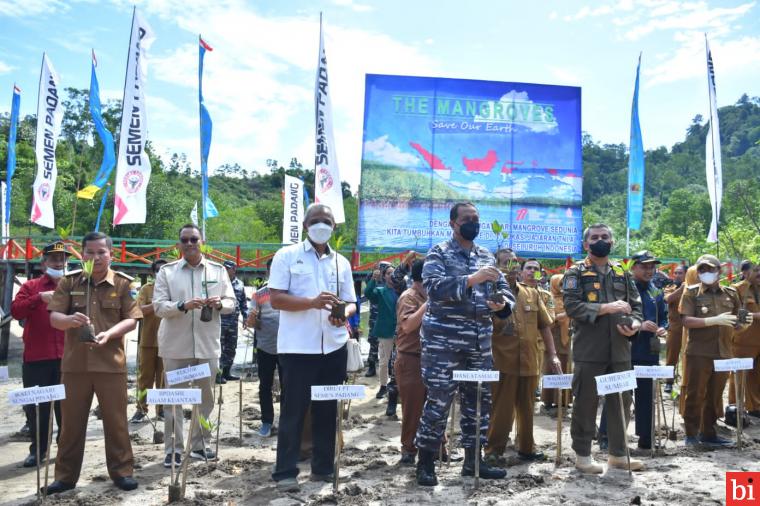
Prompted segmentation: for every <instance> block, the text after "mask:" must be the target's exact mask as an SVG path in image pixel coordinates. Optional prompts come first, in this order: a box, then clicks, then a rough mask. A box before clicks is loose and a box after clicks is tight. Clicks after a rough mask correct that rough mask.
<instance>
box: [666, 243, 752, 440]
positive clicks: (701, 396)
mask: <svg viewBox="0 0 760 506" xmlns="http://www.w3.org/2000/svg"><path fill="white" fill-rule="evenodd" d="M696 269H697V274H698V276H699V280H700V282H699V284H696V285H692V286H689V287H688V288H687V289H686V291H685V292H684V294H683V297H682V298H681V306H680V311H681V315H682V316H683V326H684V328H687V329H689V340H688V342H687V345H686V356H687V357H688V360H687V361H686V363H685V366H684V367H685V369H684V383H685V385H686V386H685V388H684V390H685V395H684V406H683V407H684V409H683V419H684V425H685V427H686V444H687V445H697V444H699V443H702V444H706V445H710V446H727V445H730V441H728V440H727V439H724V438H721V437H719V436H718V435H717V433H716V431H715V421H716V420H717V418H718V413H717V412H716V409H715V407H716V402H717V400H718V399H722V397H723V389H724V388H725V386H726V380H727V379H728V373H725V372H716V371H715V370H714V365H713V361H714V360H715V359H726V358H731V356H732V351H731V338H732V334H733V331H734V329H739V328H741V327H740V325H739V324H738V323H737V317H736V315H737V313H738V312H739V309H740V307H741V301H740V300H739V295H738V294H737V293H736V290H735V289H734V288H731V287H724V286H720V261H719V260H718V259H717V258H716V257H715V256H713V255H702V256H701V257H699V260H697V263H696Z"/></svg>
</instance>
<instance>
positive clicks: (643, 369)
mask: <svg viewBox="0 0 760 506" xmlns="http://www.w3.org/2000/svg"><path fill="white" fill-rule="evenodd" d="M633 370H634V372H635V373H636V377H637V378H653V379H670V378H672V377H673V366H672V365H634V366H633Z"/></svg>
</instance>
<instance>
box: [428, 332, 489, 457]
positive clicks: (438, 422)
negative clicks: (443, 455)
mask: <svg viewBox="0 0 760 506" xmlns="http://www.w3.org/2000/svg"><path fill="white" fill-rule="evenodd" d="M421 366H422V381H423V383H424V384H425V387H426V388H427V396H426V398H425V406H424V408H423V410H422V417H421V418H420V425H419V428H418V429H417V438H416V439H415V445H416V446H417V448H422V449H425V450H428V451H432V452H436V451H438V448H440V445H441V442H442V441H443V436H444V432H445V431H446V423H447V419H448V416H449V411H450V409H451V402H452V401H453V400H454V394H455V392H456V390H457V388H459V402H460V410H459V411H460V418H459V425H460V427H461V429H462V439H461V442H462V446H463V447H464V448H473V447H475V433H476V418H475V404H476V401H477V391H478V384H477V383H475V382H461V383H457V382H455V381H454V380H453V379H452V376H453V371H454V370H465V369H467V370H491V369H493V355H492V354H491V350H490V349H488V350H481V349H478V348H477V345H476V342H475V340H474V339H473V340H472V341H471V342H468V343H467V344H465V343H463V342H461V341H459V340H457V341H455V342H452V340H451V339H449V338H447V337H446V336H432V338H430V339H422V356H421ZM490 413H491V389H490V386H489V385H488V384H487V383H484V384H483V386H482V389H481V396H480V431H479V437H480V444H481V447H482V446H485V443H486V433H487V432H488V421H489V415H490Z"/></svg>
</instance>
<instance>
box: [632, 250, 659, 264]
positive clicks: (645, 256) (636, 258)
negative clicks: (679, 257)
mask: <svg viewBox="0 0 760 506" xmlns="http://www.w3.org/2000/svg"><path fill="white" fill-rule="evenodd" d="M631 260H633V263H634V264H661V263H662V262H660V261H659V260H657V258H656V257H655V256H654V255H653V254H652V253H650V252H649V251H647V250H642V251H639V252H638V253H634V254H633V256H631Z"/></svg>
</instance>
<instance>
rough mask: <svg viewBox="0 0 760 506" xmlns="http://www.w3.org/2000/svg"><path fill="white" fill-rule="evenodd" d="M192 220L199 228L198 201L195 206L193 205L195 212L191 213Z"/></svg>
mask: <svg viewBox="0 0 760 506" xmlns="http://www.w3.org/2000/svg"><path fill="white" fill-rule="evenodd" d="M190 220H191V221H192V222H193V225H195V226H196V227H197V226H198V201H197V200H196V201H195V205H193V210H192V211H190Z"/></svg>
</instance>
